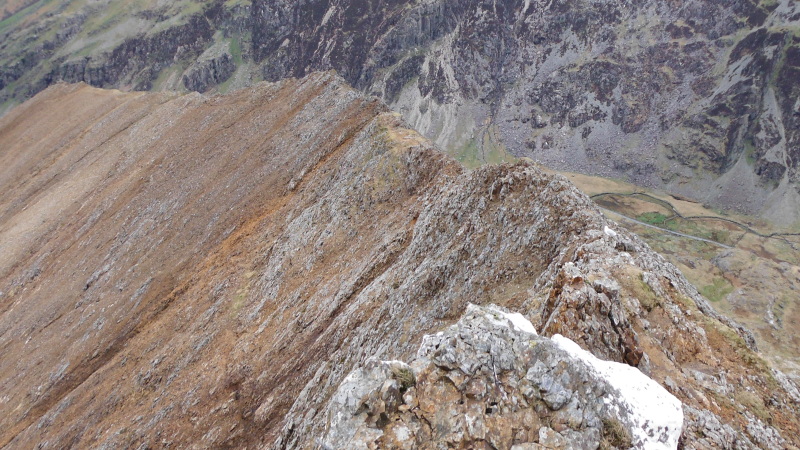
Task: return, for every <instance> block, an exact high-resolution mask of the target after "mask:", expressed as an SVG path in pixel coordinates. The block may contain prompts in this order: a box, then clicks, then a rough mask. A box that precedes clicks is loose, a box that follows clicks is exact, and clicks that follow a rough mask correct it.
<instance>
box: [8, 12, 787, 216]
mask: <svg viewBox="0 0 800 450" xmlns="http://www.w3.org/2000/svg"><path fill="white" fill-rule="evenodd" d="M15 3H16V7H17V8H16V9H14V11H16V15H15V16H12V17H10V18H9V19H8V20H7V21H6V22H4V23H5V25H3V26H0V37H2V39H0V51H1V52H0V55H2V56H0V104H2V103H3V102H6V101H10V102H12V103H13V102H15V101H19V100H23V99H26V98H29V97H30V96H32V95H33V94H35V93H36V92H39V91H40V90H42V89H44V88H45V87H46V86H47V85H49V84H52V83H53V82H56V81H58V80H66V81H71V82H76V81H85V82H87V83H90V84H92V85H95V86H101V87H115V88H131V87H133V88H137V89H176V88H183V87H184V86H185V87H186V88H187V89H190V90H200V91H205V90H207V89H209V88H212V87H214V86H216V85H219V84H220V83H223V82H225V83H226V86H223V88H224V89H227V88H228V86H229V85H234V86H243V85H247V84H249V83H251V82H252V80H259V79H264V78H265V79H268V80H278V79H280V78H283V77H286V76H296V77H299V76H303V75H304V74H307V73H309V72H311V71H313V70H327V69H335V70H336V71H337V72H338V73H339V74H340V75H342V76H343V77H344V78H345V79H346V80H347V81H348V82H350V83H351V84H352V85H354V86H357V87H358V88H359V89H361V90H362V91H364V92H367V93H370V94H374V95H378V96H380V97H381V98H382V99H384V101H385V102H386V103H388V104H390V105H391V106H392V108H393V109H394V110H395V111H398V112H401V113H402V114H403V116H404V117H405V118H406V120H407V121H408V122H409V123H410V124H411V125H412V126H413V127H414V128H415V129H417V130H420V131H421V132H422V133H423V134H424V135H426V136H428V137H430V138H432V139H434V140H435V141H436V143H437V144H439V145H440V146H441V147H442V148H445V149H446V150H448V151H449V152H450V153H451V154H454V155H461V156H462V157H464V158H465V159H467V160H470V161H473V162H480V161H491V160H492V159H494V158H495V156H496V155H495V156H493V153H496V152H502V151H503V149H507V150H508V151H510V152H511V153H513V154H515V155H518V156H529V157H531V158H533V159H535V160H538V161H541V162H543V163H545V164H547V165H548V166H551V167H554V168H560V169H569V170H572V171H578V172H585V173H593V174H598V175H603V176H624V177H626V178H628V179H629V180H631V181H633V182H635V183H637V184H639V185H644V186H650V187H666V188H668V189H670V190H671V191H673V192H676V193H681V194H684V195H688V196H690V197H692V198H696V199H699V200H702V201H704V202H709V203H711V204H713V205H715V206H726V207H734V208H737V209H739V210H741V211H745V212H748V213H760V214H763V215H765V216H768V217H769V218H771V219H773V220H775V221H778V222H781V223H782V224H792V223H795V222H798V221H800V212H798V211H800V208H798V207H797V205H799V204H800V153H798V149H799V148H800V131H798V130H800V101H798V97H800V88H798V84H797V83H796V80H797V79H798V77H800V35H799V34H798V31H797V30H798V29H800V28H799V27H800V6H798V3H797V2H796V1H794V0H774V1H773V0H734V1H719V0H681V1H672V2H662V1H656V0H646V1H638V2H610V1H589V0H555V1H550V2H545V1H541V0H525V1H518V0H513V1H511V0H502V1H494V0H493V1H488V0H424V1H423V0H393V1H388V2H387V1H384V0H380V1H378V0H306V1H287V0H254V1H252V2H246V1H245V2H241V1H224V2H223V1H222V0H214V1H209V0H207V1H201V2H197V1H188V0H180V1H175V2H171V4H169V5H163V4H160V3H159V4H157V5H155V4H151V3H148V2H138V3H135V4H133V5H127V3H125V2H122V1H121V0H113V1H106V2H90V3H88V4H83V3H80V2H77V1H70V2H60V3H59V4H58V5H54V4H53V3H54V2H41V4H38V5H33V6H31V7H30V8H23V7H22V4H21V3H19V2H15ZM123 3H125V5H126V7H122V5H123ZM10 12H11V10H9V13H10ZM216 46H227V47H229V52H230V54H231V58H230V59H229V60H226V59H224V58H223V59H217V60H215V61H216V63H217V64H214V63H213V62H209V61H208V60H205V61H204V60H203V54H205V52H206V51H207V50H208V49H211V48H214V47H216ZM187 71H188V73H187V74H186V75H187V76H186V77H185V78H184V77H182V76H181V74H184V73H185V72H187ZM234 73H235V75H234ZM231 76H233V78H234V81H232V82H228V80H229V78H230V77H231ZM0 108H1V107H0Z"/></svg>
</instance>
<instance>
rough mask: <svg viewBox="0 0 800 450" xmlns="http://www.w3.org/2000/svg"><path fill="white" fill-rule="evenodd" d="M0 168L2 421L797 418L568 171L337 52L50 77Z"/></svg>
mask: <svg viewBox="0 0 800 450" xmlns="http://www.w3.org/2000/svg"><path fill="white" fill-rule="evenodd" d="M320 112H324V114H320ZM0 190H2V192H3V196H2V197H0V349H2V353H1V354H2V357H0V446H3V447H7V448H33V447H37V446H38V447H39V448H63V447H75V448H161V447H163V448H166V447H198V448H231V447H232V448H245V447H247V448H254V447H258V448H320V447H329V448H340V447H345V448H346V447H348V446H349V445H350V443H352V444H353V445H356V444H357V443H358V442H361V443H363V444H364V445H365V446H367V447H370V446H385V447H389V446H391V445H390V443H391V442H394V444H392V445H397V446H398V447H401V448H432V447H436V448H443V447H451V448H517V449H525V448H573V447H574V445H577V444H575V443H576V442H581V443H582V444H581V445H583V446H585V447H587V448H597V447H598V446H599V447H602V448H610V447H618V448H626V447H629V446H640V447H646V448H650V447H649V445H651V444H652V445H662V446H667V447H670V448H674V447H675V445H677V446H682V447H683V448H770V449H772V448H795V447H797V446H800V440H799V439H800V438H798V436H800V416H799V415H798V407H800V394H798V390H797V387H796V386H794V385H793V384H792V382H791V381H790V380H788V379H787V378H786V377H785V376H783V375H782V374H781V373H780V372H778V371H775V370H773V369H771V368H770V366H769V365H768V364H767V363H766V362H765V361H764V360H763V359H762V358H761V356H760V355H759V353H758V351H757V348H756V346H755V342H754V340H753V338H752V336H751V335H750V333H749V332H748V331H747V330H746V329H744V328H742V327H740V326H738V325H737V324H736V323H734V322H732V321H730V320H728V319H725V318H723V317H721V316H719V315H718V314H716V313H715V312H714V310H713V309H712V308H711V306H710V305H709V303H708V302H707V301H706V300H705V299H704V298H703V297H701V296H700V295H699V294H698V292H697V290H696V289H695V288H694V287H692V286H691V285H690V284H689V283H688V282H687V281H686V280H685V279H684V277H683V276H682V275H681V274H680V272H679V271H678V270H677V269H676V268H675V267H674V266H672V265H671V264H669V263H667V262H666V261H665V260H664V259H663V258H662V257H661V256H659V255H658V254H656V253H654V252H653V251H651V250H650V248H649V247H648V246H647V245H646V244H644V243H643V242H642V241H640V240H639V239H638V238H637V237H636V236H634V235H632V234H630V233H629V232H627V231H625V230H623V229H621V228H619V227H618V226H617V225H616V224H614V223H613V222H611V221H609V220H607V219H606V218H604V216H603V215H602V214H601V212H600V210H599V209H598V207H597V206H595V204H594V203H592V202H591V201H590V200H589V198H587V197H586V196H585V195H583V194H582V193H580V192H579V191H578V190H577V189H576V188H575V187H574V186H573V185H572V184H571V183H570V182H568V181H567V179H566V178H564V177H562V176H559V175H552V174H547V173H545V172H543V171H542V170H540V169H539V168H538V167H537V166H536V165H535V164H533V163H530V162H520V163H517V164H514V165H499V166H486V167H482V168H478V169H475V170H471V171H470V170H466V169H464V168H463V166H461V165H460V164H458V163H457V162H455V161H454V160H453V159H451V158H450V157H448V156H446V155H444V154H443V153H441V152H440V151H438V150H437V149H436V148H435V146H434V145H433V144H432V143H431V142H430V141H429V140H427V139H426V138H424V137H422V136H421V135H420V134H418V133H417V132H415V131H413V130H411V129H409V128H408V127H407V125H405V122H404V121H403V120H402V118H401V117H400V116H399V115H398V114H396V113H392V112H391V111H390V110H389V109H388V108H387V107H386V106H384V105H383V104H382V103H381V102H380V101H379V100H377V99H375V98H373V97H366V96H364V95H363V94H361V93H359V92H358V91H356V90H354V89H352V88H350V87H348V85H347V83H346V82H345V81H344V80H343V79H342V78H340V77H339V76H338V75H336V74H334V73H332V72H323V73H312V74H309V75H307V76H306V77H304V78H301V79H285V80H283V81H280V82H276V83H258V84H255V85H254V86H252V87H250V88H247V89H244V90H239V91H235V92H233V93H231V94H228V95H203V94H199V93H190V94H176V93H142V92H137V93H125V92H120V91H110V90H100V89H96V88H93V87H90V86H87V85H85V84H71V85H70V84H56V85H54V86H52V87H49V88H47V89H46V90H44V91H43V92H41V93H40V94H38V95H37V96H35V97H34V98H33V99H31V100H29V101H27V102H26V103H24V104H23V105H21V106H19V107H17V108H15V109H14V110H12V111H11V112H9V113H8V114H6V115H5V116H4V117H3V118H2V119H0ZM470 305H474V306H470ZM534 332H536V333H538V334H534ZM383 361H389V362H383ZM401 361H406V362H407V363H405V362H401ZM620 374H623V375H620ZM620 380H628V381H629V382H628V383H622V384H621V383H620ZM651 400H652V401H656V402H657V403H652V402H651ZM654 404H655V405H661V406H660V407H659V411H660V412H664V414H658V415H657V416H658V417H655V416H653V415H652V414H653V411H652V409H653V408H652V405H654ZM648 405H649V406H648ZM454 414H455V416H454ZM679 430H680V431H679ZM345 443H347V444H345Z"/></svg>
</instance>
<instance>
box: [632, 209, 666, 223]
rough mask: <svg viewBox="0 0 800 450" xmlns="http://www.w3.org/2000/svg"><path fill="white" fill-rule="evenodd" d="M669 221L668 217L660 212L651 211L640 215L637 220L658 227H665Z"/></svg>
mask: <svg viewBox="0 0 800 450" xmlns="http://www.w3.org/2000/svg"><path fill="white" fill-rule="evenodd" d="M667 219H669V218H668V217H667V216H666V215H664V214H661V213H660V212H655V211H650V212H646V213H644V214H640V215H639V216H638V217H636V220H638V221H640V222H644V223H649V224H650V225H658V226H663V225H664V224H665V223H666V222H667Z"/></svg>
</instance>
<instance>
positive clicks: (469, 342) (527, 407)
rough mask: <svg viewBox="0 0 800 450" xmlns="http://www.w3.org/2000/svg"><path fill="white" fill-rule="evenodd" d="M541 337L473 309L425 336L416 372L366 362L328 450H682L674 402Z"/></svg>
mask: <svg viewBox="0 0 800 450" xmlns="http://www.w3.org/2000/svg"><path fill="white" fill-rule="evenodd" d="M514 319H516V320H514ZM519 324H527V326H525V325H523V326H521V327H520V326H519ZM532 328H533V327H532V325H531V324H530V323H529V322H527V321H525V320H524V319H521V320H520V319H519V318H511V319H510V318H509V313H508V312H507V311H504V310H502V309H500V308H498V307H496V306H491V305H490V306H486V307H479V306H475V305H469V307H468V308H467V311H466V313H465V314H464V316H463V317H462V318H461V320H459V321H458V323H457V324H455V325H453V326H451V327H449V328H447V329H446V330H444V331H442V332H439V333H436V334H434V335H428V336H425V337H424V338H423V341H422V345H421V346H420V349H419V351H418V352H417V356H416V358H415V359H414V360H413V361H412V362H411V363H410V366H408V365H405V364H403V363H401V362H397V361H391V362H380V361H377V360H375V359H371V360H369V361H368V362H367V364H366V365H365V366H364V367H362V368H358V369H356V370H354V371H353V372H351V373H350V375H348V376H347V378H345V380H344V382H343V383H342V385H341V386H340V387H339V389H338V390H337V391H336V394H334V396H333V397H332V399H331V401H330V402H329V404H328V417H329V419H328V420H329V422H328V428H327V432H326V435H325V438H324V439H323V440H322V442H323V447H324V448H332V449H333V448H353V449H357V448H363V449H367V448H441V447H448V448H454V447H455V448H525V446H526V445H527V446H531V445H535V444H538V445H540V446H543V447H545V448H554V449H567V448H569V449H590V450H594V449H596V448H598V447H601V446H602V447H603V448H608V447H609V446H622V447H625V446H634V447H636V448H649V449H655V448H665V449H668V448H676V447H677V445H678V438H679V437H680V435H681V430H682V427H683V412H682V410H681V402H680V401H679V400H678V399H677V398H675V397H674V396H672V395H671V394H670V393H668V392H667V391H666V390H665V389H664V388H662V387H661V386H660V385H658V384H657V383H655V382H654V381H653V380H651V379H649V378H648V377H647V376H645V375H644V374H642V373H641V372H639V371H637V370H636V369H634V368H632V367H630V366H628V365H625V364H620V363H613V362H607V361H601V360H598V359H597V358H595V357H594V356H592V355H590V354H588V353H586V352H585V351H583V350H581V349H580V348H579V347H578V346H577V345H576V344H575V343H574V342H572V341H570V340H569V339H566V338H563V337H561V336H556V337H555V338H554V339H549V338H546V337H540V336H538V335H536V334H535V333H531V332H530V331H533V330H532ZM409 372H411V373H413V378H412V377H411V376H409V375H406V377H405V378H403V374H408V373H409ZM404 379H405V380H410V379H413V380H414V382H413V384H410V383H407V382H404Z"/></svg>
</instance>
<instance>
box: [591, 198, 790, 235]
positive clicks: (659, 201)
mask: <svg viewBox="0 0 800 450" xmlns="http://www.w3.org/2000/svg"><path fill="white" fill-rule="evenodd" d="M607 195H617V196H620V197H646V198H645V199H643V200H644V201H647V202H650V203H655V204H658V205H660V206H663V207H665V208H667V209H669V210H671V211H672V213H673V214H674V216H673V217H679V218H681V219H685V220H719V221H722V222H727V223H730V224H732V225H735V226H737V227H739V228H741V229H742V230H743V231H744V232H745V233H751V234H754V235H756V236H758V237H761V238H764V239H778V240H781V241H784V242H786V243H787V244H789V245H790V246H791V247H792V248H795V245H796V243H795V242H792V241H790V240H789V239H786V237H787V236H800V233H769V234H764V233H761V232H759V231H757V230H754V229H753V228H750V227H749V226H747V225H745V224H743V223H741V222H737V221H735V220H731V219H727V218H724V217H717V216H684V215H683V214H681V213H680V212H679V211H678V210H677V209H676V208H675V206H673V205H672V203H670V202H668V201H666V200H663V199H660V198H658V197H655V196H653V195H650V194H647V193H645V192H631V193H627V194H625V193H621V192H600V193H598V194H594V195H591V196H589V198H591V199H592V200H594V199H597V198H599V197H604V196H607ZM598 206H599V205H598ZM600 209H602V210H604V211H610V212H613V213H614V214H618V215H620V216H622V217H625V218H626V219H628V220H631V221H633V222H636V223H638V224H640V225H644V226H647V227H650V228H657V229H659V230H663V231H665V232H667V233H671V234H674V235H678V236H683V237H687V238H690V239H696V240H699V241H703V242H710V243H713V244H717V245H720V246H722V247H724V248H733V247H730V246H728V245H725V244H723V243H721V242H717V241H714V240H711V239H705V238H701V237H697V236H692V235H689V234H684V233H679V232H677V231H672V230H669V229H666V228H662V227H659V226H657V225H652V224H649V223H646V222H642V221H639V220H636V219H634V218H632V217H628V216H626V215H624V214H621V213H619V212H616V211H613V210H610V209H607V208H603V207H600Z"/></svg>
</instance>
